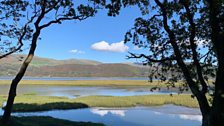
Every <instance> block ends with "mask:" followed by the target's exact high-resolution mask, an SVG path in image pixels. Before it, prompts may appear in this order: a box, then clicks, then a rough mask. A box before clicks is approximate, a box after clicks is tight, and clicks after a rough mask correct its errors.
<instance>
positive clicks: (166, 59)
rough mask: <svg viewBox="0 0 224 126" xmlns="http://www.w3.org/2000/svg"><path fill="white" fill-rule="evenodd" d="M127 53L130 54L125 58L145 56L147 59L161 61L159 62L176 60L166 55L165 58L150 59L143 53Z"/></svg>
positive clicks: (155, 61)
mask: <svg viewBox="0 0 224 126" xmlns="http://www.w3.org/2000/svg"><path fill="white" fill-rule="evenodd" d="M129 54H130V55H131V56H127V58H129V59H130V58H145V59H147V60H148V61H150V62H154V63H161V62H165V61H171V60H176V58H175V57H167V58H163V59H152V58H150V57H149V56H146V55H145V54H140V55H137V54H134V53H130V52H129Z"/></svg>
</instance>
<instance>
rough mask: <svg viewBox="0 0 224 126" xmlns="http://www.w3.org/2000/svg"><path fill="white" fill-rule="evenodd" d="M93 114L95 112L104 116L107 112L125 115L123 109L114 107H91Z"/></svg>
mask: <svg viewBox="0 0 224 126" xmlns="http://www.w3.org/2000/svg"><path fill="white" fill-rule="evenodd" d="M90 111H91V112H92V113H93V114H97V115H100V116H106V115H107V114H109V113H111V114H113V115H117V116H121V117H123V116H125V110H115V109H111V110H109V109H99V108H93V109H91V110H90Z"/></svg>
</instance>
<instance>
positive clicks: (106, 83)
mask: <svg viewBox="0 0 224 126" xmlns="http://www.w3.org/2000/svg"><path fill="white" fill-rule="evenodd" d="M10 82H11V81H10V80H0V85H6V84H10ZM20 84H21V85H59V86H60V85H61V86H63V85H66V86H162V87H164V86H166V84H165V83H161V82H160V81H153V82H148V81H147V80H71V81H64V80H63V81H54V80H49V81H48V80H22V81H21V82H20Z"/></svg>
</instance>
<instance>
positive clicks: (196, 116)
mask: <svg viewBox="0 0 224 126" xmlns="http://www.w3.org/2000/svg"><path fill="white" fill-rule="evenodd" d="M179 117H180V118H181V119H186V120H195V121H199V122H202V116H201V115H179Z"/></svg>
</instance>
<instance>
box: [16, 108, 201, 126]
mask: <svg viewBox="0 0 224 126" xmlns="http://www.w3.org/2000/svg"><path fill="white" fill-rule="evenodd" d="M164 107H165V108H167V109H171V110H176V111H177V112H176V113H172V112H171V113H167V112H170V111H169V110H168V111H161V110H163V108H164ZM161 108H162V109H159V107H156V108H155V107H134V108H122V109H121V108H119V109H114V108H87V109H76V110H54V111H46V112H33V113H14V115H16V116H52V117H55V118H60V119H66V120H72V121H84V122H89V121H90V122H99V123H104V124H106V126H200V125H201V115H200V113H198V109H193V108H186V107H178V106H173V105H168V106H167V105H166V106H162V107H161ZM157 110H160V111H157ZM185 110H191V112H192V113H191V114H186V113H182V112H183V111H185Z"/></svg>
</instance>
